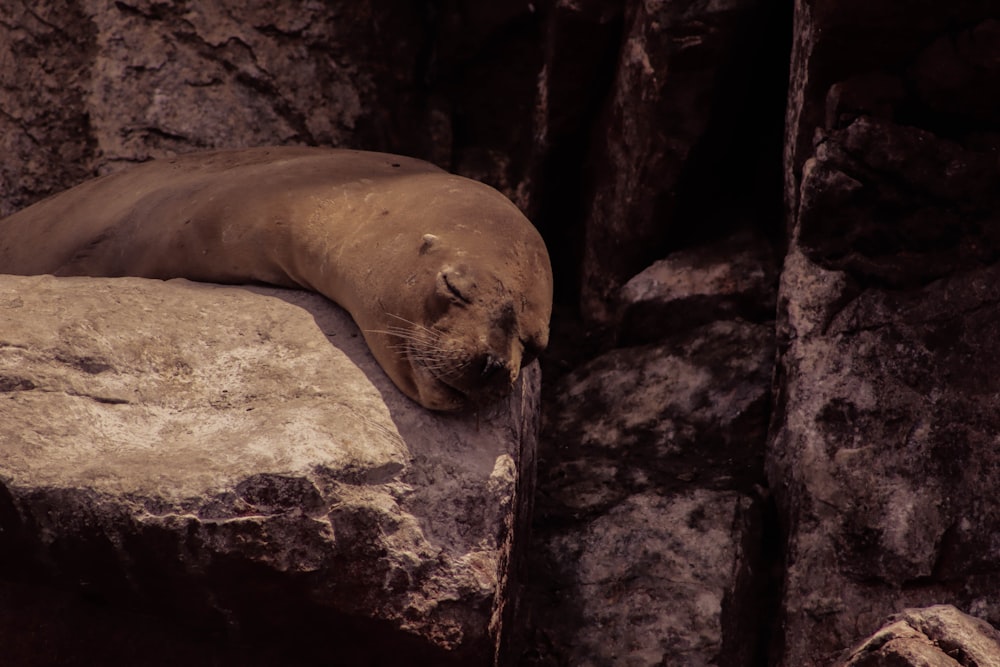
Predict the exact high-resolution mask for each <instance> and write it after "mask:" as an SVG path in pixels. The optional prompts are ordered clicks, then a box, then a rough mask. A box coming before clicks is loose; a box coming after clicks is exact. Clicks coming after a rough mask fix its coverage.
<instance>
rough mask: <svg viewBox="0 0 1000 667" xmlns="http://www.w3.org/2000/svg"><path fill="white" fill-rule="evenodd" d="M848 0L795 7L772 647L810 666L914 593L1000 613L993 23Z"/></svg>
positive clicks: (771, 468) (956, 6) (979, 9)
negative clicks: (781, 550)
mask: <svg viewBox="0 0 1000 667" xmlns="http://www.w3.org/2000/svg"><path fill="white" fill-rule="evenodd" d="M848 6H849V7H852V8H854V9H856V10H857V13H856V14H855V13H852V12H851V11H850V10H848V9H847V8H846V7H845V5H844V3H840V2H825V1H822V2H821V1H816V2H799V3H797V5H796V23H797V31H796V45H795V50H794V51H793V64H792V68H793V77H792V90H791V105H790V116H789V119H790V121H791V122H790V124H789V127H788V132H789V138H788V143H787V145H786V150H787V151H788V161H787V163H786V166H787V168H788V174H787V178H786V184H787V187H788V188H789V192H790V193H791V195H792V196H791V198H790V204H791V205H792V209H793V218H792V219H791V221H792V223H793V228H792V236H791V240H790V248H789V252H788V255H787V257H786V259H785V268H784V273H783V276H782V282H781V288H780V293H779V312H780V317H779V327H778V339H779V368H778V372H777V374H776V383H775V384H776V401H775V404H776V412H775V414H774V415H773V418H772V423H773V424H775V429H774V437H773V439H772V442H771V445H770V447H769V450H768V462H767V474H768V480H769V483H770V486H771V488H772V490H773V491H774V493H775V494H776V497H777V501H778V509H779V513H780V515H781V516H782V521H783V524H784V526H785V530H786V531H787V543H786V545H785V559H786V563H787V571H786V573H785V586H784V600H783V603H782V619H781V622H782V629H783V637H782V640H781V641H782V647H783V652H782V654H781V655H780V657H779V658H777V659H776V660H775V662H776V663H777V664H781V665H789V666H791V665H795V666H796V667H798V666H808V665H827V664H829V662H830V659H831V658H830V656H833V655H835V654H836V653H837V652H839V651H841V650H842V649H843V648H844V647H845V646H849V645H852V644H854V643H856V642H857V641H858V640H859V639H860V638H861V637H862V636H864V635H867V634H868V633H871V632H873V631H874V630H875V629H876V628H877V627H878V624H879V623H881V621H882V619H884V618H885V617H886V616H888V615H889V614H891V613H893V612H896V611H898V610H900V609H902V608H905V607H919V606H926V605H933V604H936V603H940V602H949V603H951V604H954V605H955V606H957V607H959V608H960V609H962V610H964V611H966V612H969V613H972V614H974V615H975V616H977V617H981V618H983V619H985V620H987V621H989V622H991V623H994V624H996V623H997V622H998V621H1000V607H998V606H997V604H996V598H995V596H994V595H993V592H994V591H996V590H997V586H998V585H1000V568H998V567H997V564H996V562H995V559H994V558H993V557H992V556H990V555H989V554H990V553H991V549H992V547H990V546H989V545H991V544H995V543H996V542H997V540H1000V532H998V526H1000V502H998V501H997V499H998V498H1000V475H998V473H997V471H998V470H1000V458H998V455H997V451H996V446H995V445H996V433H997V432H998V430H1000V422H998V419H997V415H996V409H995V408H996V398H997V394H996V382H995V378H996V376H997V373H998V372H1000V366H998V363H1000V360H998V357H997V354H996V344H995V341H996V339H997V334H998V332H1000V294H998V293H997V287H996V285H997V284H998V278H1000V275H998V270H1000V269H998V265H997V263H996V262H997V259H998V258H1000V254H998V253H1000V237H998V236H997V234H998V227H997V225H996V220H997V212H998V211H1000V197H998V194H997V190H996V187H995V184H996V183H997V181H998V178H1000V168H998V165H997V159H996V156H997V146H998V144H997V142H996V137H997V136H998V135H997V134H996V131H997V129H1000V107H997V106H996V105H994V104H993V103H992V102H991V100H992V99H993V94H994V93H993V92H987V93H985V94H984V95H983V96H981V97H980V96H977V95H976V94H975V93H974V91H973V88H974V87H976V86H979V85H982V81H983V80H984V79H989V80H991V81H992V80H996V77H997V76H1000V59H997V58H996V55H997V53H998V51H997V50H996V40H991V39H990V38H989V35H991V34H993V32H994V27H995V20H994V19H993V18H991V16H990V11H987V10H985V9H984V6H983V5H982V4H981V3H970V2H956V3H951V4H949V5H948V6H947V7H944V6H942V7H941V8H940V9H938V10H935V11H934V12H933V14H932V15H933V17H934V19H935V20H931V18H930V17H931V14H929V13H927V12H923V11H918V12H916V13H914V12H913V11H912V8H911V7H905V8H904V7H903V6H901V5H898V4H895V3H889V2H864V3H862V2H858V3H848ZM889 26H891V27H892V29H891V30H890V29H889ZM849 43H857V44H863V45H865V46H864V47H863V48H856V49H855V50H852V53H856V54H858V55H857V57H855V58H844V57H842V54H841V53H840V51H839V50H840V49H844V48H847V44H849ZM889 63H892V65H891V66H889V65H888V64H889ZM941 68H945V69H944V70H942V69H941ZM943 71H948V72H949V75H948V77H944V75H943ZM945 78H949V82H948V83H947V84H946V83H945ZM945 89H947V90H948V92H947V93H945ZM991 91H993V89H991ZM963 98H967V99H976V100H979V101H980V104H978V105H975V106H972V105H969V106H965V105H962V104H955V103H956V102H957V101H958V100H961V99H963ZM942 105H944V106H942ZM945 106H947V107H948V109H949V110H948V112H947V113H944V111H943V110H944V108H945ZM973 118H975V119H976V120H975V122H972V119H973Z"/></svg>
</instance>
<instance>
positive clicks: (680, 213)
mask: <svg viewBox="0 0 1000 667" xmlns="http://www.w3.org/2000/svg"><path fill="white" fill-rule="evenodd" d="M994 5H995V3H992V2H986V1H985V0H955V1H953V2H949V3H939V2H931V1H930V0H916V1H914V2H908V3H898V2H890V1H889V0H864V1H861V0H794V1H792V0H723V1H713V2H689V1H673V0H672V1H670V2H663V1H652V0H647V1H644V2H639V1H638V0H573V1H570V0H540V1H537V2H530V1H525V0H519V1H513V0H504V1H503V2H494V3H481V2H473V0H434V1H431V0H428V1H426V2H418V3H397V2H394V1H393V0H367V1H366V2H354V3H344V2H328V3H316V2H310V1H308V0H302V1H301V2H294V3H284V4H282V5H280V6H277V7H272V6H270V5H266V3H255V2H242V1H239V0H227V2H224V3H209V2H202V1H201V0H187V1H185V2H179V3H160V2H146V1H137V0H130V1H123V2H110V0H73V1H67V2H62V3H56V2H35V3H29V2H22V1H21V0H13V1H12V2H7V3H3V4H2V5H0V150H2V152H3V154H4V156H5V158H4V159H3V160H2V161H0V214H3V213H7V212H10V211H14V210H16V209H18V208H20V207H21V206H23V205H26V204H28V203H30V202H32V201H35V200H37V199H39V198H41V197H43V196H45V195H47V194H49V193H52V192H55V191H58V190H60V189H62V188H65V187H68V186H70V185H73V184H74V183H77V182H79V181H81V180H83V179H85V178H87V177H89V176H91V175H95V174H98V173H104V172H107V171H111V170H115V169H120V168H125V167H127V166H128V165H129V164H132V163H134V162H136V161H141V160H144V159H147V158H150V157H158V156H162V155H168V154H171V153H175V152H183V151H188V150H194V149H198V148H207V147H217V146H225V147H237V146H250V145H257V144H271V143H303V144H319V145H338V146H351V147H357V148H367V149H375V150H389V151H395V152H400V153H405V154H409V155H415V156H417V157H423V158H425V159H430V160H432V161H434V162H436V163H437V164H439V165H441V166H444V167H446V168H448V169H451V170H453V171H458V172H460V173H463V174H465V175H467V176H471V177H474V178H479V179H481V180H485V181H486V182H488V183H490V184H492V185H494V186H496V187H498V188H499V189H501V190H502V191H503V192H504V193H506V194H507V195H508V196H509V197H511V199H512V200H514V201H515V202H516V203H517V204H518V205H519V206H521V207H522V209H524V210H525V211H526V212H527V213H528V215H529V217H531V218H532V220H533V221H534V222H535V224H536V225H537V226H538V227H539V229H540V230H541V231H542V233H543V236H544V237H545V239H546V242H547V244H548V246H549V250H550V253H551V255H552V260H553V266H554V269H555V274H556V276H555V277H556V296H557V308H556V314H555V317H554V319H553V337H552V345H551V347H550V350H549V351H548V352H547V353H546V355H545V356H544V357H543V359H542V363H543V372H544V377H545V381H544V383H543V395H542V411H543V430H542V436H541V441H540V443H539V469H538V481H539V487H538V492H537V495H536V496H535V497H533V498H520V499H519V502H521V503H522V504H521V506H520V509H521V511H523V512H526V511H527V509H528V508H529V507H530V505H531V504H532V503H534V504H535V509H536V511H535V515H534V538H533V542H532V544H531V547H530V548H529V549H527V550H526V551H524V552H523V553H521V554H519V555H518V556H517V557H518V558H523V559H524V560H523V562H520V563H519V565H518V567H523V568H524V571H525V572H526V573H527V575H528V576H527V579H526V580H523V581H513V582H510V585H511V586H515V587H523V591H522V592H523V595H522V596H520V598H519V597H518V596H512V597H511V604H510V606H509V607H508V608H506V609H505V610H504V612H503V613H504V614H506V615H507V617H508V618H512V619H514V621H515V622H516V624H517V625H518V629H517V632H516V635H517V636H516V637H515V638H514V639H515V641H514V642H513V643H512V644H509V645H506V647H505V648H504V651H506V652H505V653H504V654H503V655H502V656H501V657H500V663H501V664H523V665H533V666H543V665H544V666H546V667H547V666H554V665H585V664H593V665H610V664H629V665H651V666H652V665H703V664H704V665H726V666H727V667H728V666H730V665H732V666H737V667H738V666H741V665H747V666H753V667H762V666H764V665H783V666H789V667H791V666H793V665H794V666H796V667H800V666H810V665H816V666H820V665H822V666H826V665H834V664H852V665H866V666H868V665H880V664H922V663H919V662H915V661H916V660H917V659H918V658H916V657H914V658H912V660H911V662H910V663H905V662H903V663H900V662H899V661H900V660H903V659H907V660H910V659H911V658H910V657H905V656H921V655H922V656H924V657H927V656H931V657H928V658H927V659H928V660H931V659H933V660H937V661H938V662H936V663H931V664H949V665H950V664H951V663H948V662H946V661H945V660H946V659H947V660H951V661H952V662H954V663H955V664H963V665H964V664H970V665H971V664H981V663H982V661H983V660H985V658H982V656H983V655H989V652H990V651H991V650H992V649H991V648H990V646H991V645H990V644H989V641H993V640H992V639H991V638H992V637H993V635H992V634H991V633H990V631H989V630H987V629H983V626H981V625H980V624H981V623H991V624H993V625H997V624H998V623H1000V612H998V603H997V599H998V597H997V590H998V586H1000V579H998V577H997V572H998V566H997V562H998V561H997V558H996V544H997V543H998V541H1000V535H998V532H997V531H998V528H997V526H998V525H1000V515H998V513H997V503H996V501H995V498H997V497H1000V493H998V492H997V490H996V487H997V484H998V483H1000V480H998V473H997V470H1000V465H998V462H997V460H996V458H997V456H996V452H995V450H996V441H997V435H996V434H997V433H998V431H1000V428H998V424H997V423H996V421H997V420H996V415H995V413H996V405H997V401H998V400H1000V399H998V394H997V383H996V381H995V380H994V378H995V377H996V376H997V375H998V370H997V368H996V366H997V363H998V358H997V355H996V354H995V353H994V347H995V345H994V341H995V340H996V338H997V334H998V327H1000V324H998V323H1000V311H998V310H997V307H996V306H997V303H998V302H1000V301H998V295H997V294H996V291H997V290H996V288H995V284H996V283H997V279H998V276H997V275H996V274H997V270H998V269H997V268H996V267H997V260H998V258H1000V238H998V237H1000V231H998V230H1000V220H998V216H1000V194H998V193H1000V188H998V183H1000V173H998V158H997V156H998V153H1000V92H998V91H1000V46H998V45H1000V11H998V10H997V8H996V7H995V6H994ZM3 332H4V329H3V323H2V322H0V340H2V337H3ZM0 390H2V391H3V392H5V393H10V392H13V391H16V390H17V388H16V387H5V386H3V385H0ZM9 590H10V591H12V592H10V595H11V596H12V597H11V599H16V600H21V601H22V603H23V604H24V607H25V608H28V607H30V605H28V604H27V602H25V596H24V595H22V594H21V593H18V589H16V587H14V588H11V589H9ZM62 594H65V591H60V592H58V594H57V593H53V596H54V597H52V598H51V599H49V598H46V600H49V601H48V602H45V604H44V605H42V606H43V607H44V608H45V609H53V608H57V607H58V608H63V609H75V607H73V604H75V603H74V602H72V601H70V602H66V601H65V600H64V599H63V598H60V597H58V595H62ZM71 595H72V594H71ZM518 599H520V602H517V600H518ZM939 605H953V606H954V607H955V608H957V610H958V611H956V612H955V614H965V615H967V616H970V617H973V618H974V619H979V620H978V621H977V620H973V621H967V620H965V617H963V616H956V615H955V614H952V612H951V611H948V610H947V609H946V610H945V611H941V609H942V608H941V607H939ZM907 608H909V609H910V611H908V612H905V613H904V611H903V610H904V609H907ZM916 608H924V609H931V610H933V611H926V612H925V611H914V609H916ZM74 613H76V612H68V617H69V618H73V614H74ZM894 614H904V616H894ZM907 614H908V615H907ZM928 619H930V620H928ZM887 623H888V625H886V624H887ZM949 624H953V625H955V626H956V627H957V626H961V627H963V628H967V631H966V630H962V631H955V632H952V631H951V630H948V631H947V632H946V631H944V630H941V629H940V628H941V627H944V626H947V627H949V628H950V627H952V625H949ZM72 625H73V622H72V621H69V622H67V626H69V627H72ZM883 626H886V627H888V628H892V630H891V631H889V630H886V631H883V630H881V629H880V628H883ZM9 627H11V628H15V626H9ZM13 631H16V632H18V633H20V634H24V633H25V632H26V629H25V628H24V627H23V626H17V627H16V628H15V630H12V632H13ZM893 633H896V634H893ZM145 636H146V637H147V639H148V642H149V643H148V645H149V646H156V645H157V641H158V639H157V635H156V634H155V633H153V634H148V633H147V635H145ZM954 637H966V638H967V639H954ZM983 638H985V639H983ZM963 641H965V642H967V643H969V642H971V643H970V644H969V647H968V648H962V642H963ZM935 642H937V644H935ZM941 642H945V644H946V645H947V646H946V648H945V649H943V650H939V649H940V647H941V646H942V644H941ZM948 642H952V643H951V644H948ZM983 642H985V643H983ZM897 644H898V646H899V647H900V648H899V651H897V652H896V653H892V651H893V650H895V649H894V648H893V647H895V646H897ZM973 644H975V646H973ZM207 645H208V646H211V647H213V648H212V650H213V651H221V652H220V653H218V654H217V655H219V656H220V657H219V658H218V659H219V661H220V662H221V663H222V664H240V663H239V660H241V659H245V656H246V653H243V654H240V653H239V651H240V650H242V649H241V648H240V646H241V644H240V643H239V641H237V642H236V644H226V643H225V642H223V641H221V640H219V639H218V638H217V637H213V638H211V639H210V641H208V644H207ZM224 646H225V647H228V648H225V649H223V648H220V647H224ZM935 646H936V647H937V648H935ZM982 646H986V647H987V648H986V649H983V648H982ZM883 649H884V650H883ZM226 651H236V653H227V652H226ZM907 651H909V653H907ZM983 651H985V653H984V652H983ZM240 655H242V656H243V657H242V658H241V657H239V656H240ZM900 656H904V657H900ZM969 656H978V657H975V658H970V657H969ZM963 660H964V662H963ZM226 661H229V662H226ZM852 661H853V662H852ZM880 661H882V662H880ZM893 661H895V662H893ZM970 661H979V662H970ZM983 664H988V663H983Z"/></svg>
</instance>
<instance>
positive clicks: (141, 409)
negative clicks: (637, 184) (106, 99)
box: [0, 276, 538, 665]
mask: <svg viewBox="0 0 1000 667" xmlns="http://www.w3.org/2000/svg"><path fill="white" fill-rule="evenodd" d="M0 322H3V328H2V329H0V351H2V354H0V442H2V443H3V458H2V461H0V484H2V486H0V554H2V569H3V572H4V577H5V578H6V579H8V580H14V581H18V582H20V583H21V584H24V583H25V582H26V581H30V582H32V584H34V585H37V586H41V587H49V588H53V589H63V590H67V591H72V592H74V593H79V594H85V595H90V596H96V597H97V598H98V599H100V600H103V601H105V602H106V604H109V605H113V606H115V607H117V608H120V609H134V610H137V611H139V612H142V613H146V614H154V615H155V616H157V617H159V618H161V619H164V622H166V623H171V622H172V623H180V624H182V625H186V626H188V627H189V628H191V629H192V631H199V632H222V633H234V634H235V636H237V637H239V638H240V639H241V640H243V641H246V642H249V643H251V644H252V643H254V642H260V643H261V645H262V646H263V647H264V649H268V650H277V649H282V650H284V651H285V652H287V653H288V654H289V660H290V661H291V662H289V663H284V664H298V661H300V660H301V661H303V664H305V663H307V662H309V661H310V660H315V659H316V658H317V657H319V656H327V655H336V656H337V658H336V660H337V664H385V665H397V664H400V662H399V656H400V655H401V654H402V655H407V656H409V657H408V658H407V659H408V660H411V661H412V663H411V664H425V663H426V664H431V663H433V664H470V663H474V664H490V663H491V662H492V661H493V659H494V655H495V653H496V652H497V651H498V650H500V649H501V644H502V643H503V642H504V641H505V640H506V639H505V635H506V634H509V628H508V624H509V623H510V620H511V619H510V614H511V613H512V611H513V608H514V606H515V605H516V600H515V599H514V598H513V597H512V592H513V591H516V585H515V578H514V572H513V571H512V567H513V566H514V565H515V564H516V563H517V562H518V559H519V558H520V556H519V555H518V554H517V553H515V548H519V549H523V545H522V544H520V543H518V544H515V542H516V541H517V540H518V539H520V537H519V535H518V533H519V530H521V529H520V528H519V521H520V522H521V525H522V527H523V521H524V518H525V517H526V507H525V503H528V504H530V498H531V483H532V479H533V477H532V474H531V469H532V468H531V467H532V465H533V448H534V439H535V437H536V436H535V428H536V426H535V425H536V424H537V416H538V413H537V398H536V396H537V386H538V375H537V372H536V371H534V370H533V369H528V371H529V372H528V373H527V375H526V380H525V381H523V382H522V383H521V384H520V385H519V386H518V388H517V390H516V392H515V394H514V395H513V397H512V398H511V399H510V400H509V401H507V402H503V403H501V404H498V405H497V406H495V407H494V408H492V409H491V411H484V412H483V413H482V414H479V415H466V416H464V417H463V416H454V415H446V416H441V415H437V414H434V413H431V412H429V411H427V410H424V409H423V408H421V407H420V406H419V405H417V404H415V403H413V402H412V401H410V400H409V399H406V398H405V397H404V396H403V395H402V394H400V393H399V392H398V391H397V390H396V389H395V388H394V387H393V386H392V385H391V383H390V381H389V380H388V378H387V377H385V376H384V374H383V373H382V372H381V370H380V369H379V368H378V366H377V365H376V364H375V362H374V360H373V359H372V358H371V357H370V355H369V353H368V352H367V348H366V347H365V345H364V343H363V339H362V338H361V337H360V336H359V335H358V332H357V329H356V328H355V327H354V325H353V323H352V322H351V321H350V319H349V317H347V316H346V315H345V314H344V313H343V312H342V311H340V310H339V309H337V308H336V307H335V306H333V305H332V304H330V303H329V302H327V301H325V300H324V299H323V298H322V297H320V296H318V295H315V294H308V293H304V292H296V291H291V290H280V289H271V288H238V287H221V286H214V285H205V284H200V283H191V282H187V281H183V280H174V281H168V282H165V283H164V282H160V281H153V280H142V279H133V278H122V279H92V278H52V277H48V276H41V277H26V278H23V277H3V278H2V280H0ZM519 513H520V518H519V516H518V515H519ZM4 600H9V598H8V597H3V598H0V607H4V608H3V609H2V610H0V619H3V620H4V623H3V626H5V627H6V631H5V629H4V627H3V626H0V634H2V635H4V637H5V638H4V640H3V641H4V644H9V643H10V642H12V641H15V639H14V637H15V636H16V635H13V634H11V633H12V631H13V629H15V628H17V627H18V622H17V619H16V617H17V609H15V608H11V606H9V605H5V603H4V602H3V601H4ZM59 608H60V605H54V608H52V609H50V610H48V611H46V610H45V609H44V608H42V609H39V610H36V612H35V613H36V614H37V615H38V616H40V617H45V616H46V614H48V613H52V614H57V613H58V609H59ZM43 627H45V626H44V625H43ZM285 635H287V637H288V638H285V639H283V637H284V636H285ZM140 637H142V635H141V634H140ZM16 641H21V640H20V639H18V640H16ZM46 641H47V642H49V643H53V644H55V645H59V643H60V642H62V643H63V651H64V652H73V651H74V650H75V651H82V650H83V649H81V648H80V646H87V645H88V644H87V643H86V642H87V641H88V640H87V638H86V637H81V636H79V635H76V634H74V633H66V634H65V635H63V636H60V635H59V634H58V633H52V635H50V636H48V637H47V639H46ZM81 642H83V644H81ZM116 648H120V649H121V650H127V649H124V648H121V647H115V646H111V647H107V646H105V647H104V648H103V651H104V652H103V653H98V655H97V656H94V657H93V662H91V663H87V664H96V663H101V662H103V663H104V664H111V663H117V662H119V661H120V659H121V658H122V656H123V655H127V654H123V653H117V654H116V653H115V650H116ZM504 650H506V649H504ZM174 658H176V656H174ZM157 659H158V660H161V662H159V663H157V664H169V662H170V659H171V655H170V654H169V653H168V654H166V655H163V656H160V657H159V658H157ZM18 664H22V663H18ZM23 664H44V662H33V661H31V660H29V659H26V661H25V662H24V663H23ZM147 664H148V663H147ZM201 664H210V663H208V662H205V663H201ZM310 664H315V663H314V662H312V663H310Z"/></svg>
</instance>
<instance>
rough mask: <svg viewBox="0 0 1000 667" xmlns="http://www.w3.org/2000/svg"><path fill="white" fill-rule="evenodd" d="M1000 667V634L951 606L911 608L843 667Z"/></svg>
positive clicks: (859, 649)
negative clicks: (894, 666) (891, 666)
mask: <svg viewBox="0 0 1000 667" xmlns="http://www.w3.org/2000/svg"><path fill="white" fill-rule="evenodd" d="M883 665H884V666H885V667H888V666H889V665H896V666H898V667H924V666H928V667H998V666H1000V632H997V630H996V629H995V628H994V627H993V626H991V625H990V624H989V623H986V622H985V621H983V620H981V619H978V618H975V617H973V616H969V615H967V614H963V613H962V612H960V611H959V610H957V609H955V608H954V607H953V606H951V605H935V606H933V607H926V608H924V609H906V610H904V611H903V612H901V613H899V614H895V615H893V616H892V618H890V619H889V622H888V623H886V625H885V626H883V627H882V628H881V629H880V630H879V631H878V632H876V633H875V634H873V635H872V636H871V637H870V638H868V639H867V640H865V641H864V642H863V643H862V644H861V645H860V646H858V647H857V648H855V649H854V650H853V651H851V653H850V656H849V657H848V658H847V659H846V660H845V661H844V662H842V663H840V665H839V667H880V666H883Z"/></svg>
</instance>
